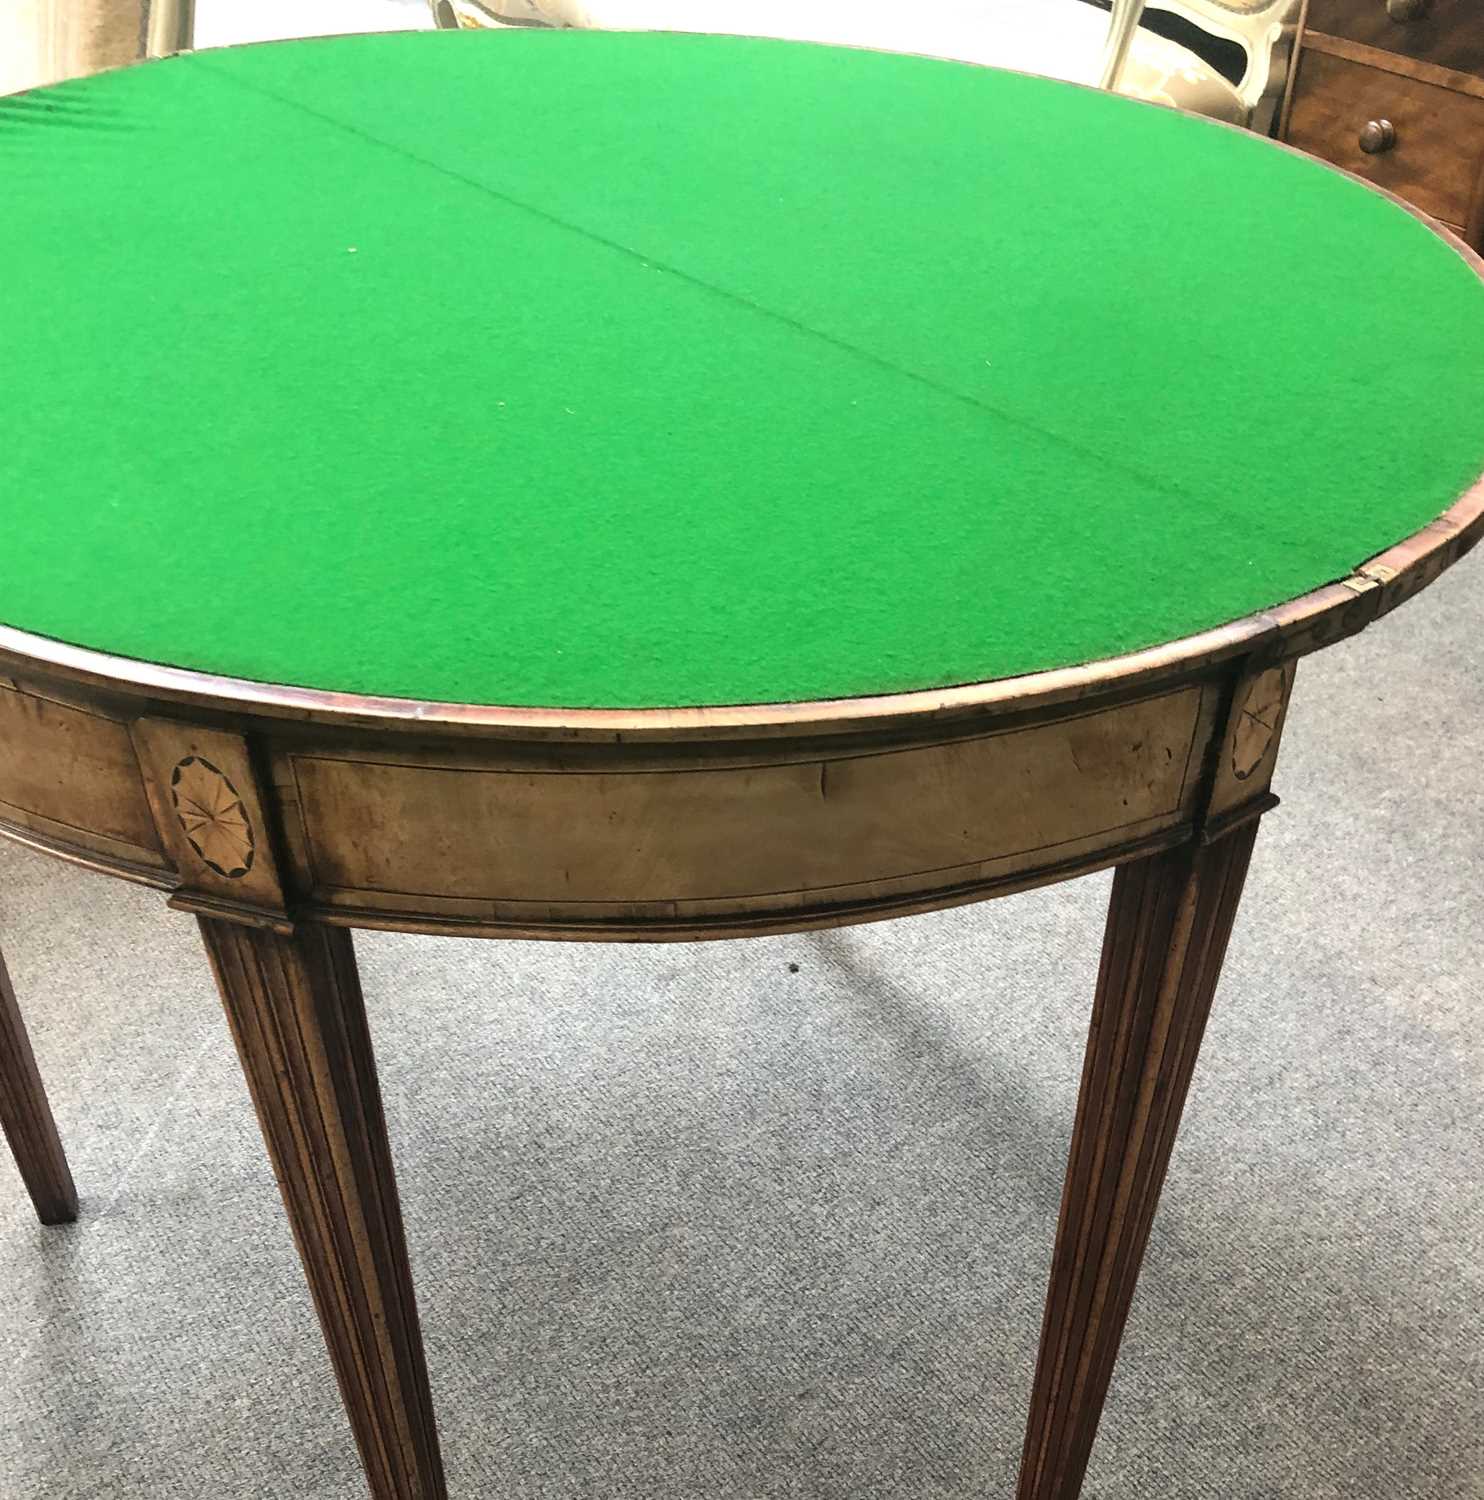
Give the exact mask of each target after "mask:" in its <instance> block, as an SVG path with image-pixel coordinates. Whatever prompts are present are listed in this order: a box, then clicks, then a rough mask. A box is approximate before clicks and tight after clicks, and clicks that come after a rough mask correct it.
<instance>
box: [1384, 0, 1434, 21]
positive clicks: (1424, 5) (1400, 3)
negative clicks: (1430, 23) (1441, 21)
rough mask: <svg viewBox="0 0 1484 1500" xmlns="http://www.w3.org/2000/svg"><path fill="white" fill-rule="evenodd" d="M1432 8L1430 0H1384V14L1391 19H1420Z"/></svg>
mask: <svg viewBox="0 0 1484 1500" xmlns="http://www.w3.org/2000/svg"><path fill="white" fill-rule="evenodd" d="M1431 9H1432V0H1386V14H1387V15H1388V16H1390V17H1391V19H1392V20H1393V21H1420V20H1421V19H1422V18H1423V16H1425V15H1426V14H1427V13H1428V11H1430V10H1431Z"/></svg>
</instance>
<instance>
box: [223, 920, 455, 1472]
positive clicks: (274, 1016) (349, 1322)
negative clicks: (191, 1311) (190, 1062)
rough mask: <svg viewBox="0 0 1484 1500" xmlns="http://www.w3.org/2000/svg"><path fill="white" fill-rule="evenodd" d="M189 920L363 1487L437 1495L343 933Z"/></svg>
mask: <svg viewBox="0 0 1484 1500" xmlns="http://www.w3.org/2000/svg"><path fill="white" fill-rule="evenodd" d="M199 920H200V923H201V933H202V936H203V938H204V939H205V943H206V951H207V953H208V954H209V955H210V958H211V965H212V970H213V972H214V973H215V975H216V981H217V985H218V987H219V988H220V990H221V994H222V1001H223V1003H224V1005H225V1007H226V1011H227V1019H228V1021H229V1022H230V1023H231V1027H232V1034H233V1037H234V1038H235V1040H236V1043H237V1051H238V1054H239V1055H240V1057H241V1059H242V1067H243V1071H244V1072H245V1073H246V1074H247V1082H248V1087H249V1089H250V1090H251V1092H252V1098H253V1103H254V1105H255V1106H256V1107H257V1112H258V1120H259V1123H260V1124H261V1125H262V1128H263V1136H264V1139H265V1140H266V1142H267V1145H268V1154H269V1156H270V1157H272V1159H273V1168H274V1171H275V1173H276V1174H277V1177H278V1185H279V1188H280V1189H281V1190H282V1193H283V1201H284V1205H285V1207H286V1208H287V1209H288V1216H289V1221H290V1223H291V1224H292V1225H293V1230H294V1238H295V1239H296V1240H297V1242H298V1246H299V1254H300V1257H301V1258H302V1259H303V1262H304V1271H305V1274H306V1275H307V1277H308V1278H309V1288H310V1291H311V1292H312V1293H313V1295H314V1302H315V1307H316V1308H317V1310H318V1312H319V1319H320V1324H321V1327H322V1328H323V1329H324V1334H325V1342H326V1343H327V1344H328V1345H329V1349H330V1359H331V1361H332V1363H333V1364H334V1366H335V1374H336V1377H337V1378H338V1380H339V1382H340V1391H341V1395H342V1396H343V1397H344V1398H345V1405H346V1409H347V1411H348V1412H349V1414H350V1422H351V1427H352V1428H353V1429H354V1431H355V1437H356V1443H357V1446H358V1447H359V1448H360V1452H361V1459H362V1462H363V1463H364V1464H365V1466H366V1476H367V1479H368V1480H369V1482H370V1487H371V1493H372V1495H373V1497H374V1500H444V1496H445V1494H446V1491H445V1488H444V1483H443V1465H442V1460H441V1459H440V1457H439V1453H438V1435H437V1431H436V1428H435V1426H434V1422H433V1402H432V1397H431V1395H430V1394H429V1391H428V1375H427V1368H426V1366H425V1364H424V1361H423V1347H422V1335H421V1333H420V1332H419V1330H418V1321H417V1304H416V1301H415V1299H414V1296H413V1290H412V1274H411V1271H410V1269H409V1267H408V1263H407V1247H406V1242H405V1240H404V1237H403V1232H402V1216H401V1210H400V1208H399V1207H398V1202H397V1186H396V1182H395V1180H394V1178H393V1175H392V1158H391V1152H390V1149H389V1147H388V1145H387V1137H386V1122H385V1120H384V1118H383V1115H382V1108H381V1095H380V1091H379V1089H378V1087H377V1082H376V1063H375V1059H374V1058H373V1056H372V1051H371V1037H370V1033H369V1032H368V1030H367V1027H366V1015H365V1009H364V1006H363V1005H362V1001H361V987H360V981H359V979H358V977H357V975H356V961H355V951H354V949H353V948H352V946H351V938H350V933H349V932H346V931H344V930H343V929H340V928H334V927H321V926H306V927H301V928H300V929H299V930H298V932H297V933H296V934H295V935H293V936H292V937H284V936H280V935H279V934H277V933H274V932H270V931H266V930H261V929H258V928H254V927H245V926H241V925H239V924H236V923H233V922H226V921H221V920H218V919H216V918H213V917H202V918H200V919H199Z"/></svg>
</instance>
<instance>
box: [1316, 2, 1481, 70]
mask: <svg viewBox="0 0 1484 1500" xmlns="http://www.w3.org/2000/svg"><path fill="white" fill-rule="evenodd" d="M1309 27H1310V29H1311V30H1313V31H1320V32H1325V33H1327V34H1328V35H1330V36H1339V37H1347V38H1348V39H1349V40H1351V41H1354V42H1364V43H1366V44H1368V45H1369V46H1372V47H1378V48H1380V49H1381V50H1382V51H1385V52H1395V53H1398V54H1400V55H1402V56H1404V57H1415V58H1417V59H1419V60H1420V61H1422V62H1430V63H1436V64H1438V66H1440V67H1444V68H1455V69H1457V70H1458V71H1459V72H1463V73H1477V74H1484V6H1481V5H1480V4H1479V0H1426V3H1425V4H1424V5H1423V7H1422V10H1421V14H1419V15H1418V16H1417V17H1416V18H1415V19H1413V20H1410V21H1398V20H1394V19H1393V18H1392V16H1391V13H1390V11H1389V10H1388V8H1387V5H1386V0H1309Z"/></svg>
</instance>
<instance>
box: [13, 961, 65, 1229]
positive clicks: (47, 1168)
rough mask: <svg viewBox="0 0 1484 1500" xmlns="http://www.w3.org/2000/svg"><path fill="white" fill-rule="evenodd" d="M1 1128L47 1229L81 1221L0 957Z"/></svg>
mask: <svg viewBox="0 0 1484 1500" xmlns="http://www.w3.org/2000/svg"><path fill="white" fill-rule="evenodd" d="M0 1126H3V1127H4V1129H5V1138H6V1140H7V1141H9V1142H10V1149H11V1153H12V1154H13V1155H14V1157H15V1164H16V1166H17V1167H19V1168H20V1173H21V1181H22V1182H24V1183H25V1184H26V1191H27V1192H28V1193H30V1195H31V1202H32V1203H33V1204H34V1205H35V1206H36V1217H37V1218H39V1219H40V1220H41V1222H42V1223H43V1224H69V1223H71V1222H72V1220H73V1219H75V1218H76V1217H77V1189H76V1188H75V1187H74V1186H73V1183H72V1173H71V1171H70V1170H69V1169H68V1166H67V1157H66V1154H65V1153H64V1152H63V1150H62V1141H61V1138H60V1137H59V1136H58V1135H57V1123H56V1121H55V1120H54V1119H53V1118H52V1112H51V1106H50V1105H49V1104H48V1103H47V1100H46V1091H45V1090H44V1089H43V1088H42V1086H41V1075H40V1073H39V1072H38V1071H37V1069H36V1057H35V1055H34V1054H33V1053H32V1051H31V1041H30V1038H29V1037H28V1036H27V1035H26V1027H25V1023H24V1022H23V1021H22V1020H21V1012H20V1007H19V1006H18V1005H17V1004H16V998H15V990H14V989H13V988H12V987H11V983H10V974H9V971H8V970H7V969H6V967H5V959H4V956H3V955H0Z"/></svg>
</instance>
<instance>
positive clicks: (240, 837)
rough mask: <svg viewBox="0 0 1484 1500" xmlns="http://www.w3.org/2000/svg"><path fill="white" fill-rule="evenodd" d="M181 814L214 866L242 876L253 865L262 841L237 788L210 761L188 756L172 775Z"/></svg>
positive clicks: (237, 877)
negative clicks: (254, 829) (257, 842)
mask: <svg viewBox="0 0 1484 1500" xmlns="http://www.w3.org/2000/svg"><path fill="white" fill-rule="evenodd" d="M170 796H171V798H172V799H173V801H174V803H175V815H176V817H178V818H179V819H180V826H181V828H182V829H184V830H185V836H186V838H187V839H188V840H189V841H190V845H191V848H192V849H194V850H195V851H196V853H197V854H198V855H200V856H201V861H202V863H203V864H204V865H205V866H206V868H207V869H208V870H215V871H216V873H217V874H218V875H221V876H224V877H225V878H226V879H228V880H240V879H241V878H242V877H243V876H244V875H246V874H247V872H248V871H249V870H250V869H252V862H253V855H254V853H255V851H256V847H257V846H256V840H255V839H254V838H253V831H252V822H251V820H250V819H249V818H248V816H247V809H246V808H245V807H244V806H243V805H242V798H241V797H240V796H238V794H237V788H236V787H235V786H233V785H232V783H231V781H229V780H228V779H227V777H226V776H225V775H224V774H223V773H222V772H221V771H219V770H218V769H217V768H216V767H215V766H214V765H212V763H211V762H210V761H209V760H202V758H201V757H200V756H199V755H188V756H186V758H185V759H184V760H183V761H181V762H180V764H179V765H178V766H176V768H175V770H174V771H173V772H172V773H171V776H170Z"/></svg>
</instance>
